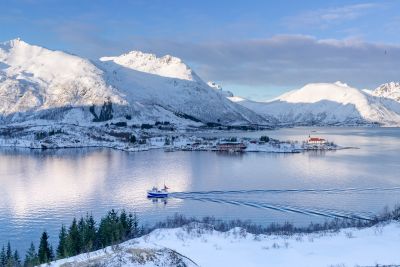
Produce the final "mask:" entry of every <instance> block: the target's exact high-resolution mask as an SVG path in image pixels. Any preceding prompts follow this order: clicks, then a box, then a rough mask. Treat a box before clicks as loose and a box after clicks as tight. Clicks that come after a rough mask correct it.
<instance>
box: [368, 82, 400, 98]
mask: <svg viewBox="0 0 400 267" xmlns="http://www.w3.org/2000/svg"><path fill="white" fill-rule="evenodd" d="M371 93H372V95H375V96H380V97H386V98H390V99H394V100H396V101H398V102H400V83H399V82H390V83H384V84H382V85H381V86H379V87H378V88H376V89H375V90H374V91H372V92H371Z"/></svg>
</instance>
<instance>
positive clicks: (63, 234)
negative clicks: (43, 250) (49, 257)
mask: <svg viewBox="0 0 400 267" xmlns="http://www.w3.org/2000/svg"><path fill="white" fill-rule="evenodd" d="M58 238H59V242H58V247H57V259H63V258H65V257H67V256H68V254H67V229H66V228H65V226H64V225H62V226H61V230H60V234H59V236H58Z"/></svg>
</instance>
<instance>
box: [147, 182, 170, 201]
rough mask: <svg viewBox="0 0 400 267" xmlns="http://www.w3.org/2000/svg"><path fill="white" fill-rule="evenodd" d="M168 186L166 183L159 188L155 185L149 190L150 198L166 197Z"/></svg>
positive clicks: (148, 195)
mask: <svg viewBox="0 0 400 267" xmlns="http://www.w3.org/2000/svg"><path fill="white" fill-rule="evenodd" d="M168 189H169V188H168V187H166V186H165V185H164V188H162V189H158V188H157V187H156V186H153V188H152V189H151V190H148V191H147V197H148V198H166V197H168Z"/></svg>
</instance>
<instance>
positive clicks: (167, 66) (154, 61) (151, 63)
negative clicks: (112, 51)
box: [100, 50, 200, 81]
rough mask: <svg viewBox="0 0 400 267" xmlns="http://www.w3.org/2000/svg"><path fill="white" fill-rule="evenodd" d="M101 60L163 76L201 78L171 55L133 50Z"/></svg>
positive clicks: (184, 78) (185, 78)
mask: <svg viewBox="0 0 400 267" xmlns="http://www.w3.org/2000/svg"><path fill="white" fill-rule="evenodd" d="M100 60H101V61H104V62H107V61H112V62H114V63H116V64H118V65H121V66H124V67H126V68H130V69H134V70H137V71H141V72H146V73H150V74H155V75H159V76H163V77H169V78H177V79H182V80H190V81H199V80H200V78H199V77H198V76H197V75H196V74H195V73H194V72H193V71H192V69H191V68H190V67H189V66H187V65H186V64H185V63H183V61H182V60H181V59H180V58H178V57H174V56H171V55H165V56H162V57H157V56H156V55H155V54H150V53H144V52H141V51H137V50H134V51H131V52H129V53H126V54H122V55H120V56H115V57H102V58H100Z"/></svg>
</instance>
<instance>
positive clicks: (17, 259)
mask: <svg viewBox="0 0 400 267" xmlns="http://www.w3.org/2000/svg"><path fill="white" fill-rule="evenodd" d="M13 258H14V259H13V260H14V266H16V267H19V266H21V258H20V257H19V253H18V250H15V251H14V257H13Z"/></svg>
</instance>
